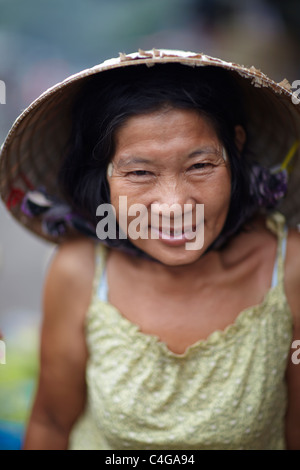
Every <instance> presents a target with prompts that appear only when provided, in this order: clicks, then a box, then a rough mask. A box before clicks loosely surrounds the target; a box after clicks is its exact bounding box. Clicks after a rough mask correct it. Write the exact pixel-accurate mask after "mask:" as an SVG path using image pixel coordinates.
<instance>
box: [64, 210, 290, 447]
mask: <svg viewBox="0 0 300 470" xmlns="http://www.w3.org/2000/svg"><path fill="white" fill-rule="evenodd" d="M267 224H268V227H269V228H270V229H271V230H272V231H274V232H275V233H277V235H278V250H277V257H276V262H275V267H274V272H273V281H272V287H271V288H270V290H269V291H268V292H267V294H266V296H265V298H264V300H263V302H262V303H261V304H259V305H256V306H253V307H250V308H247V309H245V310H243V311H242V312H241V313H240V314H239V315H238V317H237V318H236V320H235V322H234V323H233V324H231V325H229V326H228V327H227V328H226V329H225V330H222V331H221V330H218V331H215V332H213V333H212V334H211V335H210V336H209V337H208V338H207V339H205V340H200V341H198V342H197V343H195V344H194V345H192V346H191V347H190V348H188V350H187V351H186V352H185V353H184V354H181V355H179V354H176V353H173V352H171V351H170V350H169V349H168V348H167V346H166V345H165V344H164V343H163V342H161V341H159V339H158V338H157V337H156V336H153V335H148V334H144V333H142V332H141V331H139V329H138V327H137V326H136V325H134V324H133V323H131V322H130V321H129V320H127V319H126V318H125V317H124V316H122V315H121V313H120V312H119V311H118V310H117V309H116V308H115V307H114V306H112V305H111V304H109V303H108V302H107V301H106V300H105V299H104V300H103V299H102V298H101V295H99V286H100V289H101V282H100V280H101V279H103V276H102V275H103V269H104V267H105V251H106V249H105V248H103V247H101V246H99V247H98V248H97V252H98V253H97V255H98V256H97V269H96V276H95V286H94V296H93V299H92V302H91V305H90V308H89V311H88V313H87V317H86V334H87V344H88V348H89V352H90V357H89V361H88V366H87V386H88V398H87V405H86V410H85V412H84V413H83V415H82V416H81V418H80V419H79V420H78V422H77V423H76V425H75V427H74V429H73V431H72V434H71V438H70V447H69V448H70V449H102V450H123V449H125V450H129V449H134V450H140V449H142V450H146V449H156V450H172V449H176V450H188V449H190V450H198V449H199V450H202V449H210V450H223V449H263V450H268V449H271V450H272V449H274V450H275V449H276V450H277V449H285V435H284V415H285V411H286V404H287V391H286V384H285V378H284V377H285V370H286V366H287V358H288V353H289V350H290V345H291V341H292V315H291V312H290V309H289V307H288V303H287V300H286V296H285V292H284V282H283V277H284V266H283V262H284V246H285V242H286V232H285V229H284V219H283V217H282V216H281V215H280V214H275V215H274V216H273V217H272V219H269V220H268V222H267Z"/></svg>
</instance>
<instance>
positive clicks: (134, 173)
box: [127, 170, 151, 176]
mask: <svg viewBox="0 0 300 470" xmlns="http://www.w3.org/2000/svg"><path fill="white" fill-rule="evenodd" d="M127 175H129V176H150V175H151V173H150V172H149V171H146V170H136V171H130V172H129V173H127Z"/></svg>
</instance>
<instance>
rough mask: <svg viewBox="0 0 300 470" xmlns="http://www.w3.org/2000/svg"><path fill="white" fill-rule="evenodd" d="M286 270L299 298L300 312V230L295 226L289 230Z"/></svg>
mask: <svg viewBox="0 0 300 470" xmlns="http://www.w3.org/2000/svg"><path fill="white" fill-rule="evenodd" d="M285 271H286V276H285V277H286V284H287V286H290V288H291V289H293V290H294V292H295V296H297V297H298V298H299V302H298V308H299V312H300V232H299V231H298V230H297V229H295V228H290V229H289V231H288V237H287V250H286V262H285Z"/></svg>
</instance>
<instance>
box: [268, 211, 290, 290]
mask: <svg viewBox="0 0 300 470" xmlns="http://www.w3.org/2000/svg"><path fill="white" fill-rule="evenodd" d="M267 227H268V229H269V230H270V231H271V232H272V233H274V234H275V235H276V236H277V239H278V245H277V253H276V260H275V264H274V269H273V275H272V287H275V286H277V285H278V284H280V285H282V286H283V283H284V261H285V255H286V246H287V235H288V228H287V225H286V222H285V217H284V216H283V215H282V214H280V213H279V212H274V213H273V214H272V215H271V216H270V217H268V219H267Z"/></svg>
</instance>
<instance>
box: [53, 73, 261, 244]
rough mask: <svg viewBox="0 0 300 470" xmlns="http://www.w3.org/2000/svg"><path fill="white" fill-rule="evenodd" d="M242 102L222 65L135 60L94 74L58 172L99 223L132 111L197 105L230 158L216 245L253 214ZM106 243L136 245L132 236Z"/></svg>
mask: <svg viewBox="0 0 300 470" xmlns="http://www.w3.org/2000/svg"><path fill="white" fill-rule="evenodd" d="M242 101H243V100H242V97H241V94H240V90H239V87H238V84H237V81H236V79H235V78H234V77H233V76H232V75H231V74H230V73H229V72H228V71H226V70H224V69H222V68H221V67H216V66H205V67H191V66H186V65H182V64H156V65H154V66H152V67H147V66H146V65H134V66H129V67H128V66H127V67H126V66H125V67H123V68H119V69H113V70H109V71H105V72H102V73H100V74H95V75H93V76H90V77H89V78H88V79H86V82H85V84H84V86H83V87H82V90H81V92H80V94H79V96H78V98H77V100H76V102H75V105H74V109H73V115H72V118H73V129H72V133H71V137H70V141H69V145H68V152H67V155H66V158H65V160H64V162H63V165H62V168H61V171H60V174H59V184H60V187H61V190H62V192H63V194H64V196H65V198H66V199H67V200H68V201H69V203H70V204H71V205H72V207H73V208H74V209H75V210H76V211H77V212H79V213H80V214H81V215H82V216H84V217H85V218H87V219H88V220H89V221H90V222H92V223H93V224H94V225H95V226H96V224H97V220H96V209H97V207H98V206H99V205H100V204H103V203H108V202H110V195H109V187H108V183H107V179H106V172H107V166H108V164H109V162H110V160H111V159H112V157H113V155H114V150H115V136H116V132H117V131H118V130H119V129H120V127H121V126H122V125H123V124H124V123H125V122H126V120H127V119H128V118H130V117H132V116H137V115H141V114H145V113H149V112H153V111H156V110H159V109H161V108H163V107H166V106H167V107H171V108H176V109H185V110H195V111H197V112H199V114H201V115H202V116H204V117H206V118H207V119H208V120H210V121H211V122H212V124H213V126H214V128H215V130H216V133H217V135H218V137H219V139H220V141H221V142H222V143H223V145H224V147H225V149H226V152H227V155H228V158H229V162H230V169H231V201H230V207H229V212H228V215H227V219H226V222H225V225H224V227H223V229H222V232H221V234H220V236H219V237H218V239H217V240H215V242H214V243H213V245H212V246H211V247H218V246H219V245H220V244H221V242H223V241H224V240H225V239H226V238H228V236H230V235H231V234H233V233H236V232H237V231H238V230H239V229H240V228H241V226H242V225H243V222H244V221H245V220H246V219H247V218H248V217H249V214H252V213H253V207H252V205H253V203H251V198H250V195H249V181H248V166H247V160H246V158H244V156H243V155H241V154H240V152H239V151H238V149H237V147H236V144H235V126H236V125H241V126H243V127H244V128H246V120H245V115H244V110H243V107H242ZM106 242H107V243H108V244H110V245H112V246H119V247H127V248H132V249H133V250H134V249H135V247H133V245H132V244H131V243H130V241H128V240H111V241H110V240H106ZM135 251H136V252H139V250H138V249H136V250H135Z"/></svg>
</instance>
